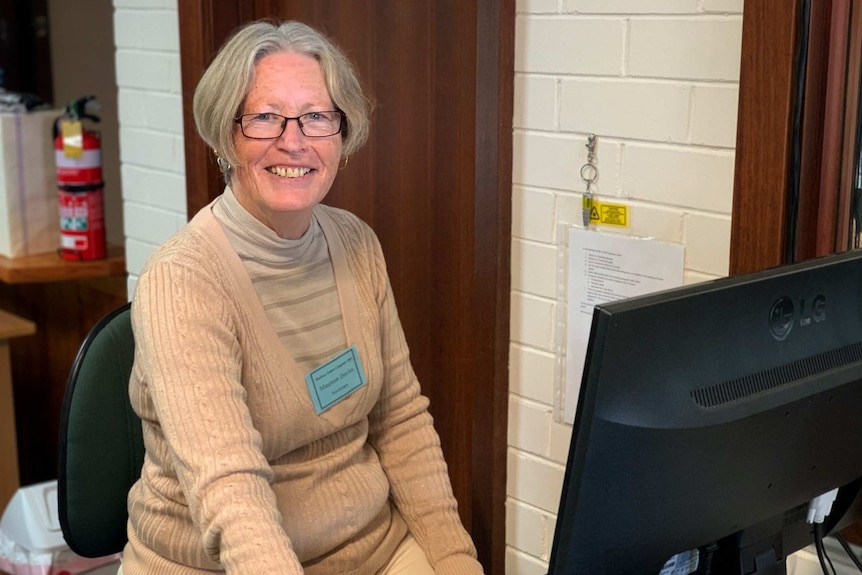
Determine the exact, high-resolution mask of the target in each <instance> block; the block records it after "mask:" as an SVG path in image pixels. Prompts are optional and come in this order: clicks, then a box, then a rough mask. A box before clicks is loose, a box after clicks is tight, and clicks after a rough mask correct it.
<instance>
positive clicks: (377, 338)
mask: <svg viewBox="0 0 862 575" xmlns="http://www.w3.org/2000/svg"><path fill="white" fill-rule="evenodd" d="M315 215H316V217H317V219H318V221H319V223H320V226H321V228H322V230H323V232H324V234H325V237H326V241H327V244H328V246H329V252H330V256H331V260H332V266H333V270H334V275H335V281H336V286H337V292H338V299H339V302H340V304H341V308H342V313H343V316H344V330H345V334H346V338H347V344H348V345H356V346H357V349H358V352H359V356H360V358H361V362H362V367H363V369H364V371H365V375H366V377H367V380H368V382H367V384H366V385H364V386H362V387H360V388H359V389H358V390H356V391H355V392H353V393H352V394H351V395H349V396H348V397H346V398H345V399H344V400H343V401H341V402H340V403H338V404H336V405H334V406H333V407H331V408H330V409H329V410H327V411H324V412H323V413H321V414H320V415H318V414H317V413H316V412H315V409H314V406H313V403H312V400H311V397H310V393H309V389H308V387H307V385H306V382H305V375H306V374H305V373H304V372H303V371H302V370H301V369H300V368H299V367H298V366H297V364H296V363H295V362H294V360H293V358H292V357H291V354H290V351H289V350H288V349H286V348H285V347H284V346H283V345H282V343H281V342H280V341H279V338H278V335H277V334H276V333H275V331H274V330H273V328H272V326H271V324H270V322H269V321H268V319H267V315H266V312H265V310H264V309H263V306H262V305H261V303H260V300H259V299H258V298H257V296H256V294H255V291H254V288H253V287H252V284H251V280H250V279H249V276H248V274H247V273H246V270H245V269H244V267H243V264H242V262H241V261H240V259H239V257H238V256H237V254H236V253H235V252H234V251H233V250H232V249H231V247H230V243H229V242H228V240H227V237H226V236H225V234H224V231H223V230H222V229H221V227H220V225H219V223H218V222H217V221H216V220H215V218H214V217H213V214H212V211H211V209H209V208H206V209H204V210H202V211H201V212H200V213H198V214H197V215H196V216H195V218H194V219H193V220H192V221H191V222H190V223H189V224H188V225H187V226H186V227H185V228H184V229H183V230H182V231H180V232H179V233H178V234H177V235H176V236H175V237H174V238H172V239H171V240H169V241H168V242H167V243H165V244H164V245H163V246H161V247H160V248H159V249H158V250H157V251H156V252H155V253H154V254H153V256H152V257H151V258H150V260H149V261H148V262H147V265H146V266H145V268H144V270H143V271H142V273H141V276H140V279H139V281H138V284H137V287H136V292H135V298H134V301H133V305H132V325H133V328H134V332H135V343H136V349H135V365H134V368H133V372H132V377H131V381H130V395H131V400H132V405H133V406H134V408H135V410H136V411H137V413H138V414H139V415H140V417H141V419H142V421H143V430H144V442H145V445H146V457H145V460H144V465H143V469H142V472H141V478H140V480H139V481H138V482H137V483H136V484H135V485H134V486H133V488H132V490H131V491H130V493H129V524H128V525H129V527H128V534H129V543H128V544H127V545H126V549H125V552H124V557H123V572H124V575H141V574H145V573H147V574H152V573H158V574H166V575H167V574H176V575H192V574H203V573H211V572H212V571H217V572H218V571H222V572H227V573H230V574H236V575H240V574H242V575H261V574H264V573H265V574H268V575H269V574H287V575H293V574H301V573H305V574H307V575H324V574H326V575H329V574H331V575H335V574H338V575H374V573H376V572H377V571H378V570H379V569H380V568H381V567H382V566H383V565H384V564H385V563H386V561H387V560H388V559H389V557H390V556H391V554H392V552H393V551H394V549H395V548H396V547H397V545H398V544H399V543H400V541H401V540H402V539H403V537H404V536H405V535H406V533H407V532H408V530H409V531H410V532H411V533H412V534H413V536H414V537H415V538H416V539H417V541H418V542H419V544H420V545H421V546H422V548H423V549H424V550H425V553H426V555H427V557H428V559H429V561H430V563H431V565H432V566H433V567H434V568H435V571H436V573H437V574H438V575H450V574H451V575H479V574H481V573H482V568H481V566H480V565H479V563H478V562H477V561H476V559H475V549H474V547H473V544H472V542H471V540H470V537H469V535H468V534H467V533H466V531H465V530H464V528H463V527H462V525H461V523H460V520H459V518H458V514H457V509H456V503H455V500H454V498H453V496H452V490H451V486H450V482H449V478H448V473H447V468H446V464H445V462H444V460H443V456H442V452H441V450H440V443H439V438H438V436H437V434H436V432H435V431H434V429H433V424H432V420H431V417H430V415H429V414H428V411H427V405H428V401H427V399H426V398H425V397H423V396H422V395H420V390H419V383H418V381H417V379H416V376H415V374H414V373H413V370H412V367H411V365H410V361H409V355H408V350H407V345H406V343H405V340H404V335H403V332H402V330H401V325H400V322H399V320H398V315H397V311H396V308H395V303H394V301H393V297H392V292H391V289H390V286H389V280H388V277H387V274H386V269H385V263H384V260H383V255H382V252H381V250H380V246H379V244H378V242H377V239H376V237H375V236H374V234H373V232H372V231H371V230H370V228H369V227H368V226H367V225H365V224H364V223H363V222H361V221H360V220H359V219H358V218H356V217H355V216H353V215H351V214H349V213H348V212H345V211H342V210H337V209H334V208H329V207H326V206H318V207H317V208H315Z"/></svg>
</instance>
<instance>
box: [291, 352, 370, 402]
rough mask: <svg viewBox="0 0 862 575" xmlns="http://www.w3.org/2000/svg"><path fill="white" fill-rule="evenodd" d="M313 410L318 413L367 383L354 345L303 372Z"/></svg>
mask: <svg viewBox="0 0 862 575" xmlns="http://www.w3.org/2000/svg"><path fill="white" fill-rule="evenodd" d="M305 382H306V383H307V384H308V391H309V393H311V401H312V402H313V403H314V410H315V411H316V412H317V415H320V414H321V413H323V412H324V411H326V410H327V409H329V408H330V407H332V406H333V405H335V404H337V403H339V402H340V401H342V400H343V399H344V398H345V397H347V396H348V395H350V394H351V393H353V392H354V391H356V390H357V389H359V388H360V387H362V386H363V385H365V384H366V383H368V380H367V379H365V372H364V371H363V370H362V360H361V359H360V358H359V351H358V350H357V349H356V346H355V345H352V346H350V347H349V348H347V349H346V350H344V351H343V352H341V353H339V354H338V355H336V356H335V357H333V358H332V359H330V360H329V361H327V362H326V363H324V364H322V365H320V366H318V367H317V368H315V369H313V370H311V371H309V372H308V373H307V374H305Z"/></svg>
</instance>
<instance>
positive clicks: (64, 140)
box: [54, 96, 107, 261]
mask: <svg viewBox="0 0 862 575" xmlns="http://www.w3.org/2000/svg"><path fill="white" fill-rule="evenodd" d="M93 99H94V97H93V96H84V97H83V98H80V99H78V100H75V101H73V102H70V103H69V104H68V105H67V106H66V110H65V113H64V114H63V116H62V117H60V118H59V119H58V121H57V123H56V124H55V127H54V132H55V134H54V159H55V162H56V165H57V195H58V197H59V202H60V253H61V255H62V256H63V259H66V260H74V261H78V260H95V259H100V258H104V257H105V256H106V255H107V248H106V240H105V217H104V208H103V202H102V189H103V188H104V182H103V181H102V142H101V139H100V134H99V133H98V132H95V131H92V130H87V129H84V127H83V120H85V119H86V120H92V121H94V122H98V121H99V118H98V117H97V116H93V115H91V114H88V113H86V110H85V108H86V107H87V104H89V103H90V102H92V101H93Z"/></svg>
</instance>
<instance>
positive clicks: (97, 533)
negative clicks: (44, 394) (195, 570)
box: [57, 304, 144, 557]
mask: <svg viewBox="0 0 862 575" xmlns="http://www.w3.org/2000/svg"><path fill="white" fill-rule="evenodd" d="M130 309H131V305H130V304H125V305H123V306H122V307H120V308H118V309H116V310H114V311H113V312H111V313H109V314H108V315H107V316H105V317H104V318H102V319H101V320H100V321H99V323H97V324H96V326H95V327H94V328H93V329H92V330H91V331H90V333H89V334H88V335H87V337H86V338H85V339H84V342H83V343H82V344H81V348H80V350H79V351H78V355H77V357H76V358H75V362H74V364H73V365H72V370H71V372H70V374H69V380H68V382H67V383H66V392H65V395H64V398H63V406H62V410H61V414H60V438H59V456H60V461H59V470H58V481H57V492H58V499H59V501H58V503H59V509H58V511H59V518H60V527H61V528H62V530H63V537H64V539H65V540H66V543H67V544H68V545H69V548H70V549H71V550H72V551H74V552H75V553H77V554H78V555H82V556H84V557H103V556H105V555H111V554H113V553H119V552H120V551H122V550H123V547H124V545H125V543H126V522H127V520H128V510H127V505H126V498H127V495H128V491H129V488H131V486H132V484H134V482H135V481H136V480H137V479H138V477H140V474H141V466H142V465H143V461H144V440H143V435H142V431H141V420H140V419H139V418H138V416H137V414H135V412H134V411H133V410H132V406H131V403H130V402H129V376H130V375H131V372H132V361H133V359H134V353H135V342H134V337H133V335H132V325H131V318H130Z"/></svg>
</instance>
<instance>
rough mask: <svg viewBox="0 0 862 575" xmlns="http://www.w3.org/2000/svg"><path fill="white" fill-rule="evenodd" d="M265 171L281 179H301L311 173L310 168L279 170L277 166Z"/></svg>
mask: <svg viewBox="0 0 862 575" xmlns="http://www.w3.org/2000/svg"><path fill="white" fill-rule="evenodd" d="M267 169H268V170H269V171H270V173H273V174H275V175H276V176H281V177H282V178H301V177H302V176H304V175H305V174H307V173H308V172H310V171H311V168H279V167H278V166H272V167H271V168H267Z"/></svg>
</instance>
